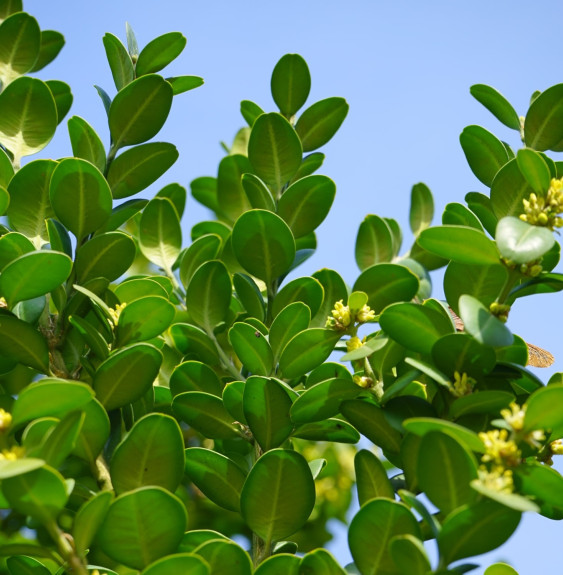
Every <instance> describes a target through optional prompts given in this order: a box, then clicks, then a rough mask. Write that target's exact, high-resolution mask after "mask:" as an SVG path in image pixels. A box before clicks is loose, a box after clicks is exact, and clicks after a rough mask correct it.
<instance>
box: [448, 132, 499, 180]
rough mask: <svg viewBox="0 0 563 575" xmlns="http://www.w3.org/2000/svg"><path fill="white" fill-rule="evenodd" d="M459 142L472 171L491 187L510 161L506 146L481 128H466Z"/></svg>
mask: <svg viewBox="0 0 563 575" xmlns="http://www.w3.org/2000/svg"><path fill="white" fill-rule="evenodd" d="M459 141H460V143H461V147H462V148H463V153H464V154H465V158H466V159H467V163H468V164H469V167H470V168H471V171H472V172H473V173H474V174H475V176H476V177H477V178H478V179H479V180H480V181H481V182H482V183H483V184H485V186H489V187H490V186H491V184H492V182H493V179H494V177H495V175H496V174H497V172H498V171H499V170H500V169H501V168H502V166H504V164H506V162H508V160H509V157H508V153H507V151H506V148H505V147H504V144H503V143H502V142H501V141H500V140H499V139H498V138H497V137H496V136H494V135H493V134H491V132H489V131H487V130H485V128H482V127H481V126H467V128H464V130H463V132H462V133H461V135H460V137H459Z"/></svg>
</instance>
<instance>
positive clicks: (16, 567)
mask: <svg viewBox="0 0 563 575" xmlns="http://www.w3.org/2000/svg"><path fill="white" fill-rule="evenodd" d="M6 566H7V567H8V570H9V572H10V574H11V575H51V572H50V571H49V569H47V567H45V565H43V563H41V562H40V561H37V559H33V557H26V556H25V555H20V556H13V557H8V559H6Z"/></svg>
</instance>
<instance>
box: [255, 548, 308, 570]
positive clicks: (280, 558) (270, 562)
mask: <svg viewBox="0 0 563 575" xmlns="http://www.w3.org/2000/svg"><path fill="white" fill-rule="evenodd" d="M300 563H301V558H300V557H296V556H295V555H290V554H286V553H280V554H277V553H276V555H272V556H271V557H268V558H267V559H266V560H265V561H263V562H262V563H260V565H258V567H257V568H256V571H255V572H254V574H255V575H299V564H300Z"/></svg>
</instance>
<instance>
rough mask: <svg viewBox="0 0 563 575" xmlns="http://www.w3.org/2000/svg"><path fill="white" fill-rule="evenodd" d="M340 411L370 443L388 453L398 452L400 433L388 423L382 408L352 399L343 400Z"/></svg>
mask: <svg viewBox="0 0 563 575" xmlns="http://www.w3.org/2000/svg"><path fill="white" fill-rule="evenodd" d="M340 411H341V413H342V415H344V417H345V418H346V419H347V420H348V421H349V422H350V423H351V424H352V425H353V426H354V427H355V428H356V429H357V430H358V431H359V432H360V433H361V434H362V435H364V436H365V437H367V438H368V439H369V440H370V441H371V442H372V443H374V444H375V445H378V446H380V447H381V448H382V449H384V450H385V451H388V452H390V453H399V450H400V447H401V435H400V433H399V432H398V431H396V430H395V429H394V428H393V427H392V426H391V425H390V424H389V423H388V421H387V419H386V418H385V414H384V412H383V410H382V409H381V408H379V407H377V405H375V404H373V403H369V402H367V401H362V400H361V399H352V400H349V401H344V402H343V403H342V404H341V406H340Z"/></svg>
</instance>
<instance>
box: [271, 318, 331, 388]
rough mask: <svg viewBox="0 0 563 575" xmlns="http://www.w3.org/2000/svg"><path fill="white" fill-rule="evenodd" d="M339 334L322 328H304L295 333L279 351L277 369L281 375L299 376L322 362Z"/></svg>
mask: <svg viewBox="0 0 563 575" xmlns="http://www.w3.org/2000/svg"><path fill="white" fill-rule="evenodd" d="M340 335H341V334H340V333H338V332H334V331H331V330H328V329H323V328H311V329H306V330H304V331H302V332H300V333H298V334H297V335H295V336H294V337H293V338H292V339H291V340H290V341H289V343H288V344H287V345H286V346H285V348H284V350H283V351H282V353H281V357H280V363H279V369H280V371H281V372H282V373H283V377H285V378H289V379H293V378H295V377H300V376H302V375H304V374H306V373H307V372H309V371H311V370H312V369H314V368H315V367H317V366H318V365H320V364H321V363H323V362H324V361H325V360H326V359H327V358H328V356H329V355H330V354H331V353H332V352H333V350H334V346H335V345H336V342H337V341H338V340H339V339H340Z"/></svg>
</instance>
